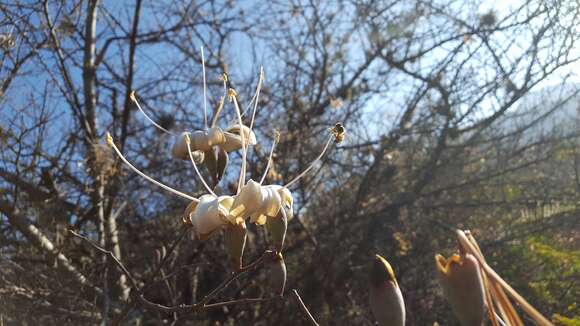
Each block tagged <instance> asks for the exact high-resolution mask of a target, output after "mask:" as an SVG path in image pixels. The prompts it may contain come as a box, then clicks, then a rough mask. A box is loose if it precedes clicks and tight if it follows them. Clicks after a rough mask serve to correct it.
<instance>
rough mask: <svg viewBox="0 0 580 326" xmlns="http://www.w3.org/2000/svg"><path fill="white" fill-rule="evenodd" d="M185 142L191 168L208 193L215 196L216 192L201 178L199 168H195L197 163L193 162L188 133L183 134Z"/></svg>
mask: <svg viewBox="0 0 580 326" xmlns="http://www.w3.org/2000/svg"><path fill="white" fill-rule="evenodd" d="M185 143H186V144H187V152H188V154H189V159H190V160H191V164H193V168H194V169H195V173H197V176H198V177H199V179H200V180H201V183H203V186H204V187H205V189H206V190H207V191H208V192H209V193H210V194H212V195H214V196H216V194H215V193H214V192H213V191H212V190H211V188H210V187H209V186H208V185H207V183H206V182H205V180H204V179H203V176H202V175H201V173H200V172H199V169H198V168H197V164H195V160H194V159H193V154H192V151H191V139H190V138H189V135H188V134H185ZM216 197H217V196H216Z"/></svg>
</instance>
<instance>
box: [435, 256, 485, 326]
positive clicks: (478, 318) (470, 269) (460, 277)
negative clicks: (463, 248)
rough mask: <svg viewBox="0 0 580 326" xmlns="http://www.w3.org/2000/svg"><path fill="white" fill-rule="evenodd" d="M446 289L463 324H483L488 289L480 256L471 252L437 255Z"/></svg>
mask: <svg viewBox="0 0 580 326" xmlns="http://www.w3.org/2000/svg"><path fill="white" fill-rule="evenodd" d="M435 264H436V266H437V272H438V274H439V280H440V283H441V286H442V287H443V293H444V295H445V297H446V298H447V301H448V302H449V304H450V305H451V309H453V312H454V313H455V315H456V316H457V319H459V322H460V323H461V325H462V326H481V324H482V322H483V318H484V315H485V292H484V289H483V280H482V277H481V271H480V269H479V264H478V263H477V259H475V257H473V256H472V255H470V254H466V255H458V254H454V255H453V256H451V257H449V258H448V259H445V257H443V256H441V255H436V256H435Z"/></svg>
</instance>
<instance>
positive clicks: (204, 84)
mask: <svg viewBox="0 0 580 326" xmlns="http://www.w3.org/2000/svg"><path fill="white" fill-rule="evenodd" d="M201 69H202V72H203V118H204V121H205V129H207V126H208V125H207V84H206V82H205V56H204V55H203V46H202V47H201Z"/></svg>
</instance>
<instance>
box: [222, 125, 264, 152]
mask: <svg viewBox="0 0 580 326" xmlns="http://www.w3.org/2000/svg"><path fill="white" fill-rule="evenodd" d="M242 130H243V132H244V141H245V142H246V143H247V144H248V145H255V144H256V143H257V141H256V135H255V134H254V132H253V131H251V130H250V128H248V127H247V126H243V127H242ZM223 135H224V139H225V141H224V142H223V144H221V145H220V146H221V148H222V149H223V150H225V151H226V152H232V151H236V150H238V149H240V148H242V137H241V136H240V128H239V125H233V126H231V127H229V128H227V129H226V130H225V131H224V133H223Z"/></svg>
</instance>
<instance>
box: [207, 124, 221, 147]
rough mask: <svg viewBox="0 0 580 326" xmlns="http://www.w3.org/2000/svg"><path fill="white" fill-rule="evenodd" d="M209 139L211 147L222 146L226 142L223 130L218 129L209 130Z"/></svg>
mask: <svg viewBox="0 0 580 326" xmlns="http://www.w3.org/2000/svg"><path fill="white" fill-rule="evenodd" d="M206 134H207V139H208V144H209V145H210V146H216V145H221V144H223V143H224V142H225V140H226V138H225V136H224V132H223V131H222V130H221V128H218V127H211V128H209V129H208V130H207V132H206Z"/></svg>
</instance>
